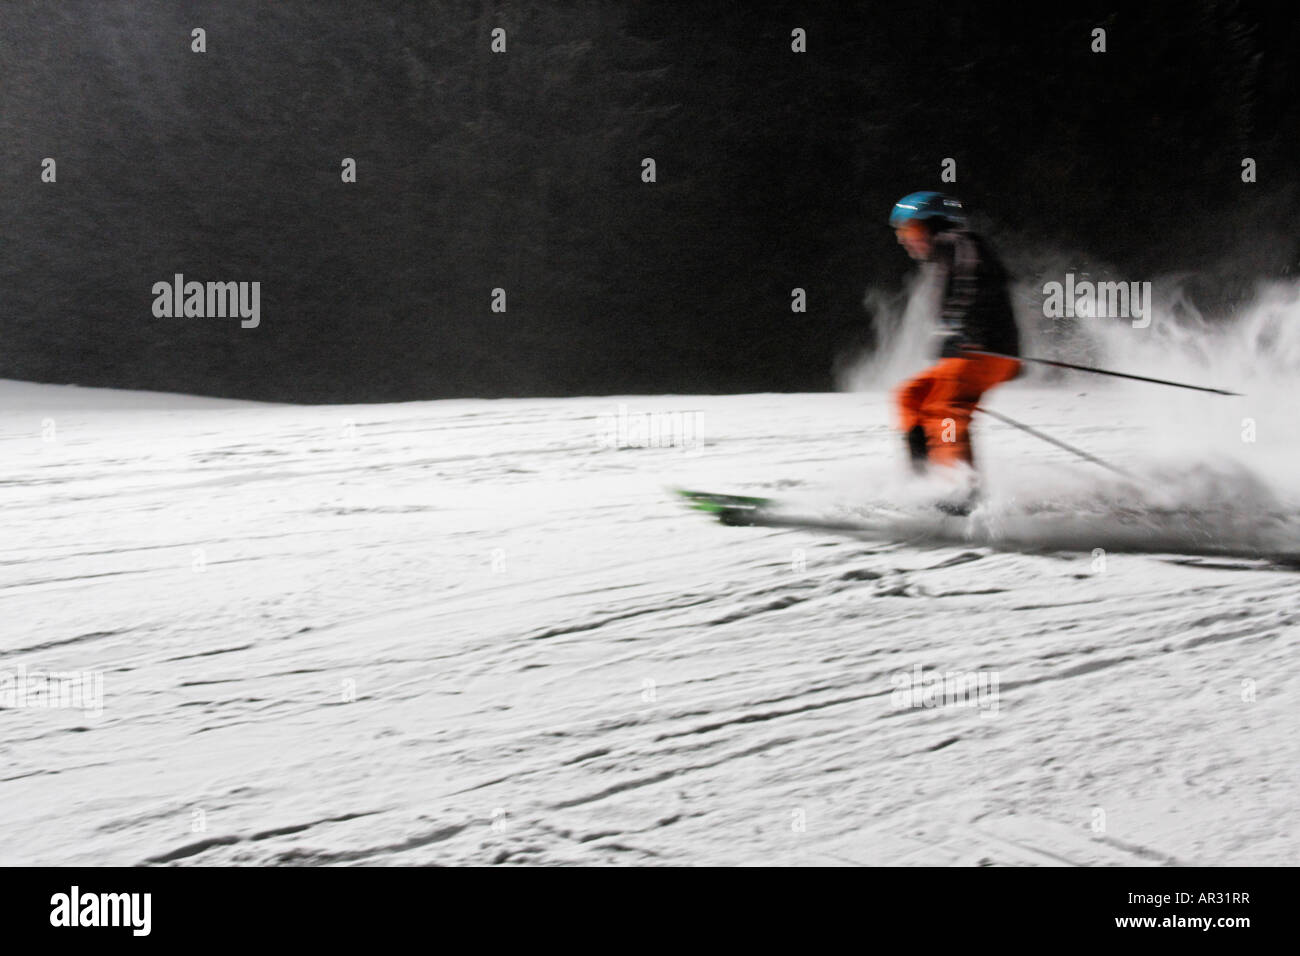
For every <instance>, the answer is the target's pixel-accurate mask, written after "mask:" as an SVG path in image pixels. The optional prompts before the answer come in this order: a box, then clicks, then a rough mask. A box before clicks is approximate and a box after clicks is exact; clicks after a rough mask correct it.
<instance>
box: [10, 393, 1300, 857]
mask: <svg viewBox="0 0 1300 956" xmlns="http://www.w3.org/2000/svg"><path fill="white" fill-rule="evenodd" d="M2 394H3V396H4V397H5V398H6V399H7V401H6V403H5V411H3V412H0V448H3V450H4V453H5V461H6V465H7V467H6V470H5V474H4V475H3V476H0V494H3V501H4V512H5V516H6V522H5V526H6V536H5V540H4V541H3V543H0V602H2V603H0V612H2V613H3V620H4V622H5V624H4V630H3V634H4V638H3V644H2V645H0V647H2V648H3V657H2V658H0V670H6V671H10V672H13V671H15V669H16V668H17V667H19V666H22V667H25V668H27V669H28V670H29V671H86V670H100V671H102V672H103V674H104V709H103V713H102V714H100V715H93V714H85V713H82V712H80V711H75V710H70V709H34V708H14V709H7V710H4V711H3V712H0V717H2V718H3V724H2V725H3V736H2V737H0V752H2V753H3V758H4V759H3V768H2V769H0V819H3V820H4V829H5V833H6V837H7V838H6V839H5V840H4V841H0V863H5V864H10V865H12V864H91V865H97V864H112V865H132V864H179V865H194V864H205V865H206V864H242V865H273V864H303V865H312V864H346V865H358V864H359V865H374V864H490V863H544V864H561V863H580V864H614V863H637V864H828V865H869V864H904V865H943V864H962V865H997V864H1033V865H1095V864H1120V865H1144V866H1145V865H1165V864H1174V865H1177V864H1215V865H1221V864H1287V863H1294V861H1295V859H1296V853H1297V845H1298V844H1300V837H1297V835H1296V834H1297V833H1300V813H1298V812H1297V798H1296V794H1297V793H1298V792H1300V735H1297V734H1296V733H1295V732H1294V720H1295V716H1294V715H1295V711H1296V705H1297V703H1298V702H1300V663H1298V661H1300V655H1298V654H1297V651H1298V650H1300V627H1298V626H1297V624H1298V622H1300V602H1298V601H1297V598H1300V574H1297V573H1296V571H1295V570H1294V569H1287V568H1285V567H1279V566H1276V565H1273V564H1270V563H1269V562H1268V561H1264V560H1252V559H1250V558H1233V559H1225V558H1210V557H1197V556H1195V555H1192V556H1182V555H1140V554H1123V553H1112V554H1109V555H1108V557H1107V563H1106V566H1105V569H1104V570H1098V569H1097V568H1096V566H1095V563H1094V557H1093V555H1092V554H1091V553H1089V552H1090V551H1091V547H1090V545H1089V542H1087V541H1083V542H1080V543H1079V547H1078V549H1077V550H1072V551H1062V550H1057V551H1052V552H1050V553H1040V554H1026V553H1017V552H1014V551H999V550H995V549H993V548H990V547H983V546H970V545H969V544H962V543H959V542H956V543H946V544H945V543H942V542H939V543H934V544H933V545H931V546H926V547H921V546H917V545H916V544H905V543H898V542H888V541H865V540H855V539H852V538H847V537H841V536H835V535H831V534H827V533H824V532H809V531H800V530H790V529H765V528H726V527H722V526H719V525H717V524H715V523H713V522H711V521H709V520H707V519H706V518H705V517H704V516H702V515H698V514H694V513H691V512H688V511H686V510H684V509H683V508H681V507H680V506H679V504H678V503H676V502H675V501H674V500H673V499H672V497H671V496H670V495H669V494H667V493H666V492H665V490H664V489H665V487H666V486H668V485H687V486H693V487H704V488H707V489H710V490H714V489H716V490H721V491H733V492H737V493H753V494H765V493H768V494H773V495H778V496H779V495H781V494H782V493H783V489H786V490H790V489H792V490H794V491H795V492H799V491H802V490H806V489H808V488H811V487H815V486H816V485H817V484H818V482H825V483H831V484H833V483H835V482H837V481H838V482H842V481H843V479H844V476H845V475H847V474H852V473H853V469H854V467H855V463H861V462H864V461H866V460H868V459H872V458H874V459H879V458H881V457H883V456H895V455H896V453H897V452H898V448H897V443H898V438H897V436H896V435H895V434H894V433H892V432H891V431H890V430H889V429H888V427H887V425H886V421H887V415H886V409H885V404H884V397H883V396H879V395H862V394H859V395H844V394H841V395H754V396H728V397H680V398H677V397H667V398H628V399H604V398H594V399H565V400H526V401H523V400H521V401H449V402H433V403H411V404H403V405H386V406H354V407H347V408H340V407H329V408H301V407H291V406H272V405H256V404H249V403H234V402H220V401H213V400H203V399H185V398H180V397H168V396H147V395H142V396H130V395H129V394H125V395H122V394H119V396H118V397H117V398H116V399H115V398H114V396H115V393H102V394H101V393H96V392H86V391H82V390H67V389H58V388H54V387H48V386H18V385H8V386H6V390H5V391H3V392H2ZM1099 394H1100V393H1099ZM15 396H17V397H18V398H21V400H14V398H15ZM1104 401H1110V402H1111V403H1112V404H1111V406H1105V405H1103V406H1102V407H1103V408H1106V407H1111V408H1112V409H1113V410H1115V412H1116V414H1115V418H1114V420H1119V418H1120V415H1119V409H1120V408H1121V407H1122V405H1123V403H1124V401H1125V399H1124V397H1123V393H1115V395H1114V396H1113V397H1105V398H1098V399H1097V400H1096V402H1093V403H1091V404H1090V407H1089V409H1088V410H1087V411H1086V412H1085V411H1083V410H1075V411H1073V412H1070V413H1069V417H1068V418H1067V420H1066V421H1064V422H1058V424H1057V428H1056V433H1057V434H1058V435H1059V436H1060V437H1062V438H1064V439H1065V440H1067V441H1074V442H1076V443H1078V444H1080V445H1083V446H1085V447H1088V448H1089V449H1090V450H1094V451H1096V452H1097V453H1099V454H1106V453H1111V454H1119V455H1121V456H1122V454H1123V449H1124V448H1125V447H1126V442H1127V443H1128V445H1131V444H1132V441H1133V436H1131V435H1126V434H1125V430H1124V428H1122V427H1120V426H1118V425H1116V426H1111V427H1110V429H1109V430H1108V431H1098V430H1095V429H1093V428H1092V427H1091V424H1090V423H1091V422H1092V421H1093V420H1095V419H1096V417H1097V409H1098V404H1097V402H1104ZM619 402H625V403H627V404H628V406H629V409H630V410H631V412H632V413H634V414H635V413H639V412H643V411H650V412H655V413H671V412H673V411H674V410H696V411H698V414H699V418H698V436H699V439H700V443H699V444H698V445H697V446H695V447H692V448H688V449H678V448H611V447H602V446H601V444H600V442H599V441H598V440H597V436H598V435H599V434H601V432H602V429H603V428H604V426H602V424H601V423H602V420H603V419H602V417H603V416H612V415H615V414H616V413H617V411H618V408H617V405H618V403H619ZM1063 405H1068V403H1064V402H1062V401H1061V395H1060V393H1059V392H1052V391H1047V390H1041V391H1040V390H1034V389H1031V388H1021V389H1019V390H1017V389H1015V388H1008V389H1006V390H1005V394H1003V393H999V396H998V403H997V407H998V408H999V409H1002V410H1005V412H1006V413H1007V414H1010V415H1013V416H1017V417H1020V418H1022V419H1026V420H1030V421H1034V422H1037V423H1048V422H1052V421H1053V420H1054V419H1053V416H1056V415H1059V414H1060V408H1061V407H1062V406H1063ZM51 423H52V424H53V426H54V428H55V437H54V440H52V441H46V440H43V439H42V429H43V428H47V427H48V425H49V424H51ZM1044 427H1046V425H1045V424H1044ZM1202 427H1204V426H1203V423H1202ZM977 442H979V443H980V448H981V449H983V454H985V455H986V456H987V457H988V459H989V460H990V463H991V464H997V463H998V462H1016V461H1020V460H1023V461H1047V462H1053V463H1059V465H1060V467H1062V468H1069V469H1075V468H1076V466H1074V465H1072V464H1067V463H1066V462H1067V459H1066V458H1065V456H1064V453H1062V452H1059V451H1057V450H1055V449H1052V448H1050V447H1047V446H1043V445H1041V444H1038V443H1036V442H1035V441H1034V440H1033V439H1032V438H1028V437H1025V436H1023V435H1021V434H1019V433H1016V432H1011V431H1008V430H1007V429H1005V428H1001V427H999V426H997V425H994V424H993V423H989V422H984V423H983V424H982V425H980V426H979V432H978V437H977ZM1089 467H1090V466H1088V465H1079V466H1077V468H1079V469H1083V470H1084V471H1085V472H1086V471H1087V469H1088V468H1089ZM994 473H995V474H996V469H995V470H994ZM917 666H921V667H924V668H927V669H937V670H943V671H962V672H967V671H980V672H996V674H997V675H998V678H999V698H998V703H997V710H996V714H993V713H989V712H988V709H987V708H979V707H958V706H949V707H937V708H915V709H913V708H900V707H898V706H895V705H894V703H893V701H892V694H893V690H894V686H895V685H894V682H893V680H894V678H895V676H896V675H899V674H905V673H911V672H912V671H913V669H914V668H915V667H917ZM1245 682H1253V683H1251V684H1249V685H1248V684H1247V683H1245ZM1248 686H1250V687H1253V689H1254V699H1253V700H1243V695H1244V688H1246V687H1248ZM349 691H352V692H354V696H355V700H351V701H346V700H345V696H346V695H347V692H349ZM1245 696H1249V695H1245ZM1101 814H1104V827H1100V828H1098V827H1096V826H1095V824H1096V823H1097V821H1098V820H1100V819H1102V817H1101V816H1100V815H1101ZM200 815H201V816H200ZM199 819H201V820H202V822H203V826H202V827H199V826H198V825H197V824H196V820H199Z"/></svg>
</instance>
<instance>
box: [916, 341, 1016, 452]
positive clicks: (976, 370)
mask: <svg viewBox="0 0 1300 956" xmlns="http://www.w3.org/2000/svg"><path fill="white" fill-rule="evenodd" d="M945 363H948V364H946V365H945V368H944V369H943V373H942V375H941V377H940V378H939V379H938V380H937V382H936V386H935V388H934V389H932V390H931V392H930V397H929V399H928V400H927V402H926V405H925V408H924V409H923V412H924V415H925V417H926V420H927V425H926V429H927V431H928V432H930V433H931V442H930V445H931V452H930V458H931V460H932V461H934V462H935V463H936V464H943V465H955V464H957V463H958V462H965V463H966V464H968V465H970V466H971V467H972V468H973V467H974V465H975V455H974V449H973V448H972V447H971V438H970V420H971V415H972V414H973V413H974V411H975V406H976V405H978V404H979V401H980V398H981V397H982V396H983V395H984V393H985V392H987V391H988V390H989V389H990V388H993V387H994V386H995V385H999V384H1001V383H1002V382H1006V381H1010V380H1011V379H1013V378H1015V377H1016V375H1017V374H1019V372H1020V363H1019V362H1018V361H1016V360H1015V359H1009V358H1003V357H1001V356H996V355H977V356H972V357H970V358H953V359H945ZM941 364H943V363H941ZM936 435H937V437H938V440H937V441H936V440H935V436H936Z"/></svg>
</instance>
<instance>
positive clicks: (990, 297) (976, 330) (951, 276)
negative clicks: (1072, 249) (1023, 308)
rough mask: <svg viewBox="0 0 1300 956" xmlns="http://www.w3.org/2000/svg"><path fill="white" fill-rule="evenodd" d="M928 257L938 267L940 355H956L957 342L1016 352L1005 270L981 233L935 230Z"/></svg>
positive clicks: (1017, 338) (1017, 333)
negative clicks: (932, 244) (941, 301)
mask: <svg viewBox="0 0 1300 956" xmlns="http://www.w3.org/2000/svg"><path fill="white" fill-rule="evenodd" d="M930 261H931V262H933V263H935V265H936V266H937V267H938V270H939V282H940V283H941V284H942V286H941V287H942V289H943V304H942V306H941V310H940V314H939V332H940V334H941V335H942V336H943V347H942V350H941V351H940V353H939V354H940V357H941V358H953V357H956V356H960V355H961V350H962V348H963V347H967V348H974V349H987V350H988V351H990V352H1001V353H1002V354H1003V355H1014V356H1019V355H1020V331H1019V329H1017V328H1016V317H1015V314H1014V313H1013V312H1012V311H1011V296H1010V294H1009V292H1008V291H1007V283H1008V276H1007V270H1006V269H1005V268H1004V267H1003V265H1002V262H1001V260H999V259H998V257H997V256H996V255H995V254H994V252H993V249H992V248H991V247H990V246H989V244H988V242H987V241H985V239H984V237H983V236H980V235H978V234H976V233H973V232H970V231H969V230H966V229H945V230H943V231H942V232H938V233H936V234H935V236H934V252H933V253H932V255H931V257H930Z"/></svg>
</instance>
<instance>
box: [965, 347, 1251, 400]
mask: <svg viewBox="0 0 1300 956" xmlns="http://www.w3.org/2000/svg"><path fill="white" fill-rule="evenodd" d="M962 351H965V352H973V353H974V354H976V355H996V356H997V357H998V358H1009V359H1015V360H1016V361H1018V362H1034V363H1036V364H1038V365H1053V366H1055V367H1056V368H1072V369H1074V370H1075V371H1076V372H1092V373H1094V374H1095V375H1113V376H1114V377H1115V378H1131V379H1133V380H1134V381H1138V382H1153V383H1155V384H1156V385H1172V386H1174V388H1190V389H1195V390H1196V391H1198V392H1213V393H1214V394H1216V395H1235V396H1237V397H1241V392H1229V391H1227V390H1226V389H1222V388H1210V387H1209V386H1206V385H1187V384H1186V383H1184V382H1171V381H1169V380H1168V379H1166V378H1148V377H1147V376H1145V375H1130V374H1128V373H1127V372H1112V371H1111V370H1110V369H1105V368H1092V367H1090V366H1088V365H1071V364H1070V363H1069V362H1056V361H1053V360H1052V359H1044V358H1030V357H1028V356H1024V355H1021V356H1017V355H1003V354H1002V353H1001V352H989V351H987V350H986V349H963V350H962Z"/></svg>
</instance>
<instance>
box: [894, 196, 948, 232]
mask: <svg viewBox="0 0 1300 956" xmlns="http://www.w3.org/2000/svg"><path fill="white" fill-rule="evenodd" d="M936 218H939V219H947V220H950V221H951V222H955V223H957V224H958V225H964V224H965V222H966V213H965V211H964V210H963V209H962V208H961V200H959V199H954V198H953V197H952V196H945V195H944V194H943V193H936V192H931V191H930V190H925V191H923V192H919V193H912V194H910V195H907V196H904V197H903V198H902V199H900V200H899V201H898V202H896V203H894V211H893V212H891V213H890V214H889V225H890V228H892V229H897V228H898V227H899V226H901V225H902V224H903V223H905V222H907V221H908V220H909V219H936Z"/></svg>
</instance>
